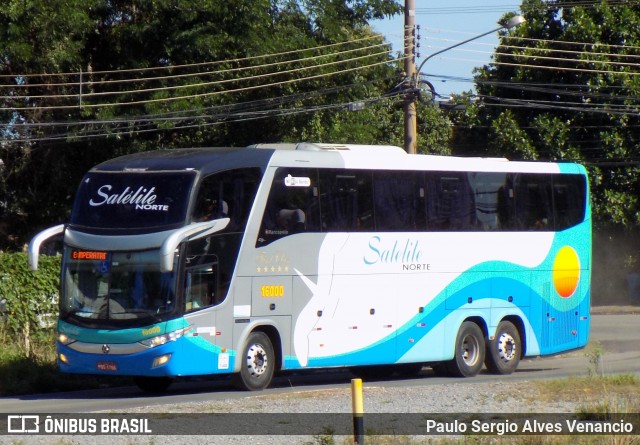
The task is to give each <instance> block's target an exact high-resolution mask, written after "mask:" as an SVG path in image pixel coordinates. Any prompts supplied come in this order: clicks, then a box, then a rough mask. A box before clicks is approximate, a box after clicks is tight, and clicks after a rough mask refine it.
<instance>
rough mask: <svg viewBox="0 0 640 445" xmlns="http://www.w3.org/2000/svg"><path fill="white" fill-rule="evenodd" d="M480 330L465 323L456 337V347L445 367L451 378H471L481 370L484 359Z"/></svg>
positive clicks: (483, 345) (470, 323) (469, 323)
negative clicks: (451, 358)
mask: <svg viewBox="0 0 640 445" xmlns="http://www.w3.org/2000/svg"><path fill="white" fill-rule="evenodd" d="M485 351H486V347H485V343H484V334H483V333H482V329H480V327H479V326H478V325H477V324H475V323H474V322H472V321H465V322H464V323H462V326H460V330H459V331H458V335H457V336H456V346H455V351H454V355H453V360H451V361H450V362H449V363H448V364H447V367H448V369H449V374H450V375H451V376H453V377H473V376H474V375H476V374H478V373H479V372H480V370H481V369H482V365H483V364H484V357H485Z"/></svg>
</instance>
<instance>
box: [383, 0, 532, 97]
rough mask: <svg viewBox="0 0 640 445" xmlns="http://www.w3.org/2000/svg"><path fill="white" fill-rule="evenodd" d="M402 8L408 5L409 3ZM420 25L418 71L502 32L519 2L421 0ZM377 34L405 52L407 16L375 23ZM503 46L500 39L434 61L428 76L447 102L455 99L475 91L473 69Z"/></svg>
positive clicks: (417, 5)
mask: <svg viewBox="0 0 640 445" xmlns="http://www.w3.org/2000/svg"><path fill="white" fill-rule="evenodd" d="M398 2H400V3H402V4H404V1H403V0H398ZM415 8H416V9H415V10H416V16H415V23H416V25H419V26H420V31H419V35H420V40H419V42H420V48H419V54H420V58H417V59H416V67H417V66H419V65H420V63H421V62H422V61H423V60H424V59H425V58H426V57H428V56H429V55H430V54H433V53H435V52H437V51H440V50H442V49H444V48H447V47H449V46H452V45H455V44H457V43H459V42H462V41H464V40H467V39H470V38H473V37H475V36H477V35H479V34H483V33H485V32H487V31H491V30H492V29H496V28H498V26H499V25H498V23H497V22H498V20H500V18H501V17H502V16H503V15H504V14H505V13H507V12H517V13H519V12H520V2H519V1H518V0H483V1H478V0H415ZM372 26H373V29H374V30H375V31H377V32H380V33H382V34H383V35H384V36H385V37H386V39H387V41H388V42H390V43H392V45H393V49H394V51H399V52H401V51H402V48H403V27H404V15H401V16H398V17H395V18H393V19H388V20H382V21H374V22H373V23H372ZM497 44H498V33H497V32H495V33H491V34H490V35H488V36H485V37H482V38H479V39H477V40H473V41H472V42H469V43H466V44H464V45H462V46H460V47H458V48H455V49H452V50H449V51H446V52H444V53H443V54H440V55H437V56H434V57H433V58H431V59H429V60H428V61H427V62H426V63H425V65H424V67H423V68H422V73H423V74H426V75H427V79H428V80H429V81H430V82H431V83H432V84H433V86H434V87H435V90H436V93H437V94H438V95H439V96H440V97H439V98H438V100H446V98H447V97H448V96H449V95H451V94H452V93H455V94H459V93H462V92H465V91H473V90H474V87H473V81H472V77H473V69H474V68H475V67H481V66H483V65H485V64H487V63H489V62H490V61H491V54H492V53H493V50H494V49H495V47H496V45H497Z"/></svg>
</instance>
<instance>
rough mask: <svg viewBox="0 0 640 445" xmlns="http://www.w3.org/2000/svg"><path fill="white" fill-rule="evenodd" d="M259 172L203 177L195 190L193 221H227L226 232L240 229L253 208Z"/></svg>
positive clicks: (244, 171)
mask: <svg viewBox="0 0 640 445" xmlns="http://www.w3.org/2000/svg"><path fill="white" fill-rule="evenodd" d="M260 176H261V173H260V170H259V169H257V168H249V169H242V170H230V171H225V172H221V173H215V174H213V175H210V176H207V177H206V178H204V179H203V180H202V182H201V184H200V189H199V190H198V196H197V198H196V202H195V207H194V211H193V221H195V222H201V221H208V220H212V219H218V218H230V220H231V221H230V222H229V225H228V226H227V227H226V229H225V230H226V231H233V230H243V229H244V227H245V225H246V223H247V218H248V217H249V211H250V210H251V206H252V205H253V200H254V197H255V195H256V190H257V188H258V183H259V182H260Z"/></svg>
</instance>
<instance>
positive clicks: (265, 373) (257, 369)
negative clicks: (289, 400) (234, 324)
mask: <svg viewBox="0 0 640 445" xmlns="http://www.w3.org/2000/svg"><path fill="white" fill-rule="evenodd" d="M239 359H240V361H241V363H240V372H238V373H236V374H234V375H233V377H232V379H233V383H234V385H235V386H237V387H238V388H239V389H242V390H247V391H260V390H262V389H265V388H266V387H267V386H269V384H270V383H271V379H272V378H273V372H274V368H275V353H274V351H273V345H272V344H271V340H269V337H268V336H267V334H265V333H264V332H252V333H251V334H250V335H249V338H247V344H246V346H245V348H244V351H243V354H242V355H241V356H240V357H239Z"/></svg>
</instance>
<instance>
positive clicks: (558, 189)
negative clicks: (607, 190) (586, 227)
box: [553, 174, 586, 230]
mask: <svg viewBox="0 0 640 445" xmlns="http://www.w3.org/2000/svg"><path fill="white" fill-rule="evenodd" d="M585 190H586V184H585V179H584V176H581V175H568V174H563V175H559V176H558V177H554V179H553V203H554V208H555V216H556V230H564V229H568V228H569V227H573V226H575V225H576V224H579V223H581V222H582V221H583V220H584V212H585V210H586V202H585Z"/></svg>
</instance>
